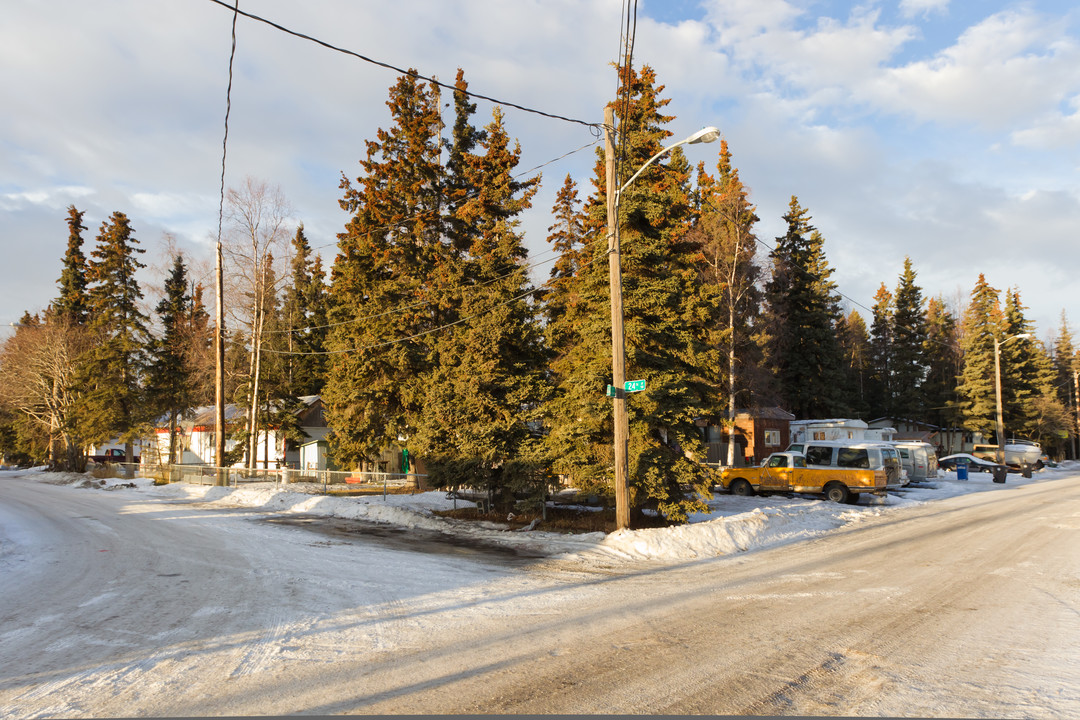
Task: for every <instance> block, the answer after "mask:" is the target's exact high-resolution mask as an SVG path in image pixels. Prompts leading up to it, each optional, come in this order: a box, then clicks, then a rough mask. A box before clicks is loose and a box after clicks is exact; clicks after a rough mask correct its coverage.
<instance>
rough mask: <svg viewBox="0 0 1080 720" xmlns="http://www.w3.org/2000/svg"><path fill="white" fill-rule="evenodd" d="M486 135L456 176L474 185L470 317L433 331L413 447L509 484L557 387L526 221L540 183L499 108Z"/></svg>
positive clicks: (466, 214) (465, 290)
mask: <svg viewBox="0 0 1080 720" xmlns="http://www.w3.org/2000/svg"><path fill="white" fill-rule="evenodd" d="M460 126H461V123H459V124H458V125H457V126H456V129H457V128H460ZM479 137H480V141H479V146H478V147H477V150H479V151H482V154H481V153H466V154H463V155H462V157H461V159H460V163H461V164H460V170H458V171H457V172H458V173H460V177H458V178H455V179H456V181H457V182H456V184H457V185H458V187H460V188H463V189H467V193H466V195H465V197H466V198H467V199H466V200H465V201H464V202H462V203H461V204H459V205H458V207H457V208H456V210H455V218H456V219H457V220H458V221H459V222H460V226H461V227H462V228H467V229H468V235H469V236H471V239H472V241H471V243H470V245H469V246H468V248H466V249H464V253H463V256H462V257H461V258H460V260H459V262H460V264H461V272H460V276H461V277H462V278H463V279H464V283H463V284H462V285H460V286H459V287H458V288H457V307H458V308H459V313H460V319H461V322H460V323H459V324H458V325H455V326H453V327H451V328H447V329H445V330H443V331H441V332H439V333H438V334H436V335H433V336H432V340H431V347H432V350H433V363H432V365H433V369H432V372H431V374H430V375H429V376H427V377H426V380H427V382H426V387H425V393H424V403H423V405H424V412H423V414H422V415H420V416H419V417H418V420H417V423H416V425H417V431H416V435H415V436H414V440H413V446H414V448H415V449H416V450H417V451H418V452H419V453H420V454H421V455H422V456H424V457H428V458H431V462H430V463H429V467H432V468H433V469H438V470H440V471H442V472H444V473H445V472H446V470H447V469H448V468H449V467H454V466H456V467H458V468H461V467H463V466H464V467H468V468H469V472H468V473H467V475H468V477H471V478H474V479H482V480H487V482H489V483H497V482H503V483H505V482H507V481H508V478H506V477H505V476H503V475H502V473H503V472H504V471H505V469H506V468H507V467H508V466H509V465H508V464H509V463H512V462H513V461H514V460H516V459H518V458H519V457H520V456H521V455H522V454H523V452H524V451H525V449H526V448H525V446H526V443H527V441H528V440H529V438H530V425H531V424H532V423H533V422H535V421H537V420H538V419H539V416H540V412H541V405H542V403H543V401H544V400H545V399H546V397H547V394H548V386H547V380H546V377H545V372H544V368H545V365H546V360H547V358H546V354H545V348H544V344H543V331H542V328H541V326H540V323H539V318H538V309H537V307H536V305H535V304H534V303H533V302H532V301H531V299H530V295H531V289H532V288H531V285H530V283H529V279H528V274H527V271H526V268H525V267H524V266H523V264H522V263H523V261H524V259H525V257H526V255H527V253H526V251H525V248H524V246H523V245H522V241H521V235H520V232H519V230H518V223H519V221H518V219H517V218H518V216H519V215H520V213H521V212H522V211H524V210H526V209H527V208H528V207H529V206H530V204H531V203H530V201H531V198H532V196H533V195H534V194H535V193H536V189H537V181H536V180H528V181H524V182H522V181H518V180H515V179H514V178H513V172H514V169H515V168H516V167H517V165H518V162H519V160H520V157H521V150H520V148H519V147H517V146H516V144H515V146H514V147H511V146H510V141H509V138H508V136H507V133H506V129H505V127H504V125H503V117H502V113H501V111H500V110H499V109H498V108H496V109H495V111H494V113H493V119H492V122H491V123H490V124H489V125H488V126H487V128H485V131H484V132H483V133H482V134H480V135H479ZM444 477H447V478H448V479H449V477H448V475H444ZM455 480H456V481H457V482H460V481H461V480H462V478H461V476H458V477H457V478H455ZM457 482H455V484H457Z"/></svg>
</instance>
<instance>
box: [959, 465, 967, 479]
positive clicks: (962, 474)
mask: <svg viewBox="0 0 1080 720" xmlns="http://www.w3.org/2000/svg"><path fill="white" fill-rule="evenodd" d="M967 474H968V466H967V463H956V479H957V480H967V479H968V477H967Z"/></svg>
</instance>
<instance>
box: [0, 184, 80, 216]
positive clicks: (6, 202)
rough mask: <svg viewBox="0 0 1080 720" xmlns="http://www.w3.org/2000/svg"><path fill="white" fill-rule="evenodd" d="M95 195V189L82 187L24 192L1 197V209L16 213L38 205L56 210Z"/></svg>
mask: <svg viewBox="0 0 1080 720" xmlns="http://www.w3.org/2000/svg"><path fill="white" fill-rule="evenodd" d="M93 194H94V191H93V189H91V188H88V187H83V186H80V185H65V186H60V187H53V188H45V189H37V190H23V191H20V192H11V193H4V194H3V195H0V208H2V209H3V210H5V211H14V210H19V209H21V208H24V207H26V206H28V205H37V206H42V207H46V208H49V209H53V210H55V209H60V208H64V207H67V206H68V205H70V204H71V203H72V202H74V201H76V200H79V199H80V198H85V197H87V196H89V195H93Z"/></svg>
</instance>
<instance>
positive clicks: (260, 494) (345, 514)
mask: <svg viewBox="0 0 1080 720" xmlns="http://www.w3.org/2000/svg"><path fill="white" fill-rule="evenodd" d="M1078 472H1080V463H1078V462H1067V463H1063V464H1062V465H1061V466H1059V467H1057V468H1049V467H1048V468H1045V469H1043V470H1042V471H1040V472H1037V473H1035V474H1034V476H1033V477H1032V478H1030V479H1025V478H1023V477H1022V476H1020V475H1018V474H1013V473H1010V474H1009V476H1008V480H1007V482H1006V483H1004V484H999V483H994V482H993V478H992V476H991V475H990V474H989V473H971V474H970V475H969V479H968V480H957V477H956V473H955V472H949V471H943V472H941V473H940V477H938V478H937V479H936V480H933V481H929V482H927V483H924V484H922V485H920V486H918V487H908V488H905V489H903V490H901V491H899V492H893V493H890V494H889V495H888V496H887V497H886V498H884V499H882V498H874V497H869V496H868V497H865V498H863V499H862V500H861V501H860V503H859V504H858V505H855V506H852V505H839V504H836V503H829V502H826V501H824V500H821V499H819V498H815V497H813V496H794V497H784V496H770V497H760V496H754V497H736V496H733V495H727V494H723V493H717V494H715V495H714V496H713V498H712V499H711V500H710V501H709V507H710V509H711V512H710V513H702V514H698V515H694V516H692V517H691V518H690V523H689V524H687V525H682V526H677V527H670V528H659V529H645V530H630V531H620V532H616V533H611V534H604V533H600V532H594V533H585V534H568V533H557V532H546V531H544V530H542V529H538V530H531V531H523V530H511V529H510V526H509V525H500V524H498V523H491V522H480V523H477V522H469V521H459V520H453V519H448V518H443V517H439V516H436V515H434V514H433V512H432V511H434V510H449V509H452V508H454V507H464V506H467V505H469V504H470V503H467V502H466V501H462V500H458V501H457V502H456V504H455V501H454V500H453V499H449V498H447V497H446V494H445V493H444V492H425V493H419V494H415V495H388V496H386V497H385V498H384V497H383V496H382V495H377V496H365V497H332V496H321V495H311V494H309V493H303V492H296V491H295V490H288V489H286V486H280V485H275V484H273V483H259V484H252V485H246V486H241V487H239V488H231V487H230V488H223V487H212V486H205V485H188V484H182V483H177V484H172V485H163V486H154V485H153V483H152V481H151V480H149V479H145V478H135V479H134V480H133V481H131V480H125V479H109V480H105V481H103V482H104V487H103V489H111V490H121V491H123V490H126V488H125V487H124V486H125V485H126V484H128V483H134V485H135V486H136V489H137V490H138V492H139V494H140V495H141V496H142V497H143V498H144V499H149V498H150V497H160V498H161V499H163V500H165V499H169V500H183V499H186V500H190V501H193V502H198V503H208V504H210V505H211V506H213V507H224V506H241V507H250V508H258V509H260V510H263V511H269V512H280V513H285V514H289V513H293V514H303V515H305V516H317V517H318V516H322V517H332V518H341V519H353V520H365V521H371V522H377V523H387V524H390V525H395V526H399V527H403V528H420V529H424V530H429V531H435V532H439V533H446V534H450V535H455V536H458V537H462V538H466V539H472V540H474V541H476V542H478V543H485V544H495V545H502V546H507V547H511V548H514V549H516V550H518V551H520V552H523V553H527V554H530V555H543V556H560V557H561V558H562V559H565V560H580V561H582V562H584V563H597V562H598V563H601V564H605V565H609V564H611V563H613V562H615V563H617V562H633V561H659V562H685V561H687V560H694V559H702V558H709V557H716V556H720V555H730V554H732V553H738V552H744V551H748V550H753V549H757V548H765V547H771V546H775V545H781V544H784V543H790V542H797V541H800V540H806V539H810V538H814V537H818V536H820V535H822V534H824V533H828V532H830V531H834V530H837V529H841V528H847V527H850V526H852V525H855V524H858V523H861V522H864V521H866V520H867V519H869V518H876V517H880V516H882V515H884V514H887V513H892V512H896V511H897V510H900V509H903V508H906V507H911V506H913V505H918V504H922V503H927V502H933V501H935V500H939V499H942V498H947V497H953V496H956V495H963V494H967V493H976V492H990V491H1006V490H1008V489H1009V488H1012V487H1016V486H1018V485H1027V484H1032V483H1039V482H1043V481H1045V480H1050V479H1056V478H1061V477H1064V476H1067V475H1072V474H1076V473H1078ZM41 479H42V480H46V479H47V480H48V481H50V482H57V481H65V482H68V483H70V484H72V485H81V484H84V483H86V482H87V481H88V479H90V476H89V475H75V474H68V475H66V476H58V475H52V474H48V473H43V474H42V475H41ZM95 482H102V481H95ZM541 527H542V526H541Z"/></svg>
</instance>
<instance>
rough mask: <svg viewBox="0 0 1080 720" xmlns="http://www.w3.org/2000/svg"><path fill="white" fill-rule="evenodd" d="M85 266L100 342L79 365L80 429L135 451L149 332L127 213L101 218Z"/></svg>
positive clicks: (91, 438)
mask: <svg viewBox="0 0 1080 720" xmlns="http://www.w3.org/2000/svg"><path fill="white" fill-rule="evenodd" d="M97 243H98V245H97V247H96V248H95V249H94V251H93V252H92V253H91V260H90V263H89V268H88V272H87V279H88V280H89V282H90V283H91V285H90V292H89V298H90V321H89V322H90V328H91V330H92V331H94V332H95V333H96V334H97V337H98V344H97V346H96V347H95V348H94V349H93V350H92V351H91V353H90V355H89V358H88V362H87V363H86V364H85V365H84V366H83V368H82V372H81V375H82V380H83V382H84V384H85V387H86V388H87V391H86V396H85V403H84V405H83V407H82V408H81V412H80V430H81V432H80V435H81V436H82V437H83V438H84V439H85V440H86V441H87V442H91V443H95V442H101V441H103V440H108V439H110V438H112V437H119V438H120V439H121V440H122V441H123V442H124V443H125V445H126V450H127V458H128V461H129V462H130V461H131V459H132V457H133V447H132V446H133V440H134V438H135V437H136V436H137V435H138V432H139V429H140V425H141V423H143V422H146V421H148V420H151V417H150V416H149V414H148V410H149V408H148V406H147V404H146V403H145V394H144V392H143V386H142V380H143V375H144V372H145V369H146V365H147V351H148V346H149V343H150V334H149V332H148V331H147V329H146V324H147V317H146V316H145V315H144V314H143V312H142V310H141V309H140V306H139V301H140V300H142V297H143V295H142V290H140V289H139V283H138V280H137V279H136V277H135V273H136V272H137V271H138V270H139V268H142V267H144V265H143V264H142V263H141V262H139V261H138V260H137V259H136V257H137V255H138V254H139V253H142V252H144V251H143V249H142V248H140V247H138V240H136V239H135V236H134V231H133V230H132V228H131V224H130V222H129V221H128V218H127V216H126V215H125V214H124V213H122V212H114V213H113V214H112V216H111V217H110V218H109V220H107V221H105V222H103V223H102V224H101V229H100V231H99V233H98V238H97Z"/></svg>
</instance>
